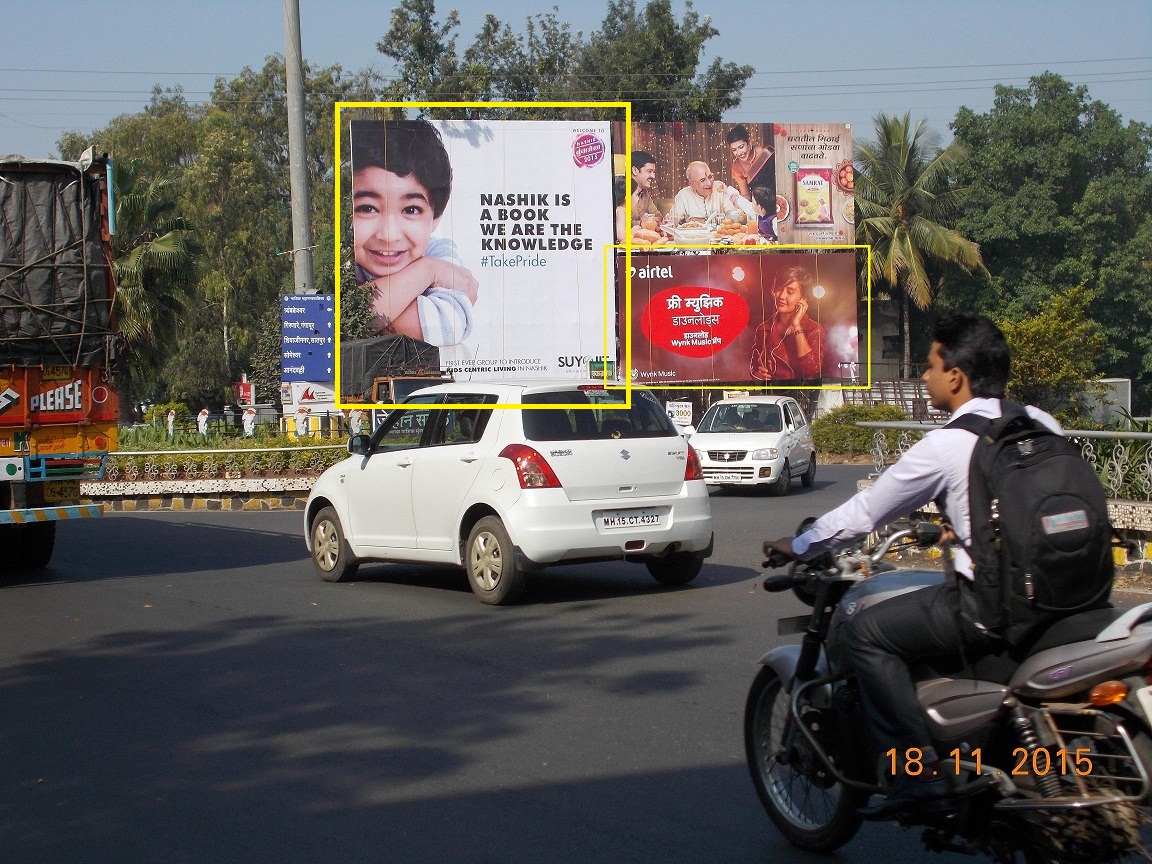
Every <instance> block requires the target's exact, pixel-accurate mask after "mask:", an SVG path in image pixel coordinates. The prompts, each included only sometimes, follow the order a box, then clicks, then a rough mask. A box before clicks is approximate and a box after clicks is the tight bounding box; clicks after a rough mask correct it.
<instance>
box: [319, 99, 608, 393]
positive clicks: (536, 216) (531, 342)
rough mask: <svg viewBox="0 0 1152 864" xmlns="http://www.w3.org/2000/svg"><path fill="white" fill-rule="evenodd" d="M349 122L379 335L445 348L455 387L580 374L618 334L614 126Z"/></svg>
mask: <svg viewBox="0 0 1152 864" xmlns="http://www.w3.org/2000/svg"><path fill="white" fill-rule="evenodd" d="M361 107H362V106H361ZM344 116H345V117H348V118H349V123H348V134H349V136H350V139H351V140H350V147H351V160H352V188H351V190H350V194H346V195H344V201H343V202H342V206H348V202H349V201H350V204H351V208H352V219H351V221H352V228H353V241H354V242H353V246H354V256H355V272H356V282H357V285H358V286H359V290H363V291H365V292H368V298H367V299H368V300H369V303H368V304H367V305H368V307H369V311H368V312H367V314H368V315H369V316H370V319H369V324H370V328H371V336H372V337H374V338H375V337H379V336H381V335H391V334H399V335H406V336H410V337H412V338H413V339H416V340H419V341H421V342H424V343H428V344H429V345H431V346H434V347H435V348H436V349H437V350H438V352H439V362H440V368H441V370H442V371H445V372H449V373H451V374H453V375H454V376H455V378H456V379H457V380H469V379H500V378H525V377H542V376H562V377H583V376H584V375H585V374H586V371H585V370H586V360H587V359H590V358H597V357H601V358H602V357H603V355H604V353H605V333H606V332H607V333H612V332H613V328H614V327H615V310H614V307H613V306H612V304H611V300H612V295H611V292H606V291H605V285H604V279H605V274H604V268H603V250H604V246H605V244H609V243H611V242H612V240H613V238H612V229H613V223H612V212H613V208H612V154H611V137H610V124H609V123H607V122H601V121H580V122H575V121H571V122H570V121H527V120H524V121H520V120H503V121H500V120H493V121H488V120H470V121H466V120H434V121H426V120H388V121H385V120H364V119H353V117H354V116H355V112H354V111H352V110H350V109H345V111H344ZM341 342H342V344H343V338H342V339H341ZM573 358H579V360H580V362H579V363H575V362H573ZM341 374H343V371H342V372H341ZM338 389H339V392H343V388H338Z"/></svg>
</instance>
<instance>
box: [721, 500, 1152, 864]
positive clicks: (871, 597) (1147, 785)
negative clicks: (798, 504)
mask: <svg viewBox="0 0 1152 864" xmlns="http://www.w3.org/2000/svg"><path fill="white" fill-rule="evenodd" d="M940 536H941V531H940V528H939V526H937V525H934V524H932V523H927V522H925V523H919V524H916V525H914V526H912V527H910V528H908V529H905V530H902V531H897V532H896V533H894V534H892V535H891V536H889V537H887V538H886V539H883V540H882V541H879V542H877V543H876V544H874V545H873V546H872V547H871V548H867V547H865V546H863V545H856V546H853V547H848V548H845V549H842V550H840V551H839V552H837V553H825V554H824V555H821V556H820V557H819V558H817V559H815V560H813V561H811V562H808V563H801V562H791V567H790V569H789V572H787V573H782V574H777V575H773V576H769V577H768V578H767V579H765V581H764V587H765V588H766V589H767V590H768V591H772V592H778V591H788V590H792V591H793V592H794V593H795V594H796V596H797V597H799V598H800V599H801V600H802V601H804V602H805V603H807V604H808V605H810V606H811V607H812V611H811V613H810V614H807V615H803V616H799V617H798V618H784V619H781V620H780V621H779V622H778V631H779V634H780V635H797V634H800V633H802V634H803V640H802V643H801V644H800V645H785V646H782V647H779V648H775V649H773V650H772V651H769V652H768V653H767V654H765V655H764V657H763V658H761V661H760V663H761V664H762V668H761V669H760V671H759V673H758V674H757V675H756V678H755V680H754V681H753V682H752V687H751V689H750V691H749V693H748V700H747V704H746V708H745V715H744V740H745V748H746V751H747V757H748V767H749V768H750V770H751V772H752V781H753V783H754V784H755V786H756V792H757V794H758V795H759V797H760V801H761V803H762V804H763V805H764V808H765V810H766V811H767V812H768V815H769V816H770V817H771V819H772V821H773V822H774V823H775V825H776V827H777V828H778V829H779V830H780V832H781V833H782V834H783V835H784V836H785V837H786V838H787V839H788V840H789V842H791V843H792V844H793V845H795V846H797V847H799V848H801V849H805V850H808V851H813V852H830V851H832V850H835V849H837V848H839V847H840V846H842V845H844V844H845V843H847V842H848V841H849V840H850V839H852V837H853V836H854V835H855V834H856V832H857V831H858V830H859V828H860V826H861V824H862V821H863V820H862V817H861V815H860V814H859V813H858V812H857V810H858V808H860V807H862V806H864V805H865V804H867V803H868V799H869V798H870V796H872V795H879V794H884V793H885V792H886V791H887V788H886V787H885V786H883V785H881V779H880V778H881V776H882V774H883V775H898V772H907V773H909V774H917V773H919V771H922V770H924V766H923V764H922V762H921V761H920V760H921V759H922V757H923V753H921V752H919V751H915V749H914V748H913V749H911V750H909V751H907V752H904V753H897V752H896V751H895V750H889V751H888V752H887V753H877V752H875V751H874V747H873V745H872V743H871V740H870V737H869V734H868V732H867V727H866V721H865V719H864V714H863V712H862V710H861V705H860V699H859V691H858V689H857V686H856V683H855V681H854V677H853V673H852V670H851V669H850V668H849V666H848V663H847V661H846V657H845V656H844V654H845V650H844V647H843V644H842V641H843V640H842V638H841V635H842V632H843V627H844V625H845V624H846V623H847V622H848V621H849V620H850V619H851V618H852V616H853V615H858V614H859V613H860V612H861V611H863V610H864V609H866V608H868V607H870V606H872V605H874V604H876V603H882V602H884V601H885V600H887V599H890V598H892V597H895V596H897V595H899V594H902V593H905V592H907V591H913V590H916V589H919V588H924V587H928V586H930V585H938V584H940V583H941V582H942V580H943V579H944V578H945V577H944V574H942V573H940V572H931V571H919V570H898V569H895V568H894V567H893V566H892V565H891V564H889V563H887V562H886V561H885V560H884V559H885V556H886V555H887V553H888V552H890V551H893V550H895V549H899V548H903V547H911V546H918V547H921V548H928V547H930V546H932V545H934V544H936V543H937V542H939V540H940ZM786 563H788V562H787V561H786V559H785V558H784V556H780V555H773V556H772V557H771V558H770V559H769V560H768V561H766V562H765V563H764V566H766V567H777V568H779V567H782V566H784V565H785V564H786ZM912 671H913V679H914V681H915V682H916V689H917V698H918V700H919V703H920V708H921V710H922V711H923V712H924V716H925V717H926V719H927V722H928V727H929V730H930V731H931V733H932V736H933V738H934V745H935V748H936V751H937V753H938V754H939V759H940V762H939V770H941V771H946V772H947V773H948V774H949V775H950V777H951V781H952V784H953V794H952V795H951V796H950V797H949V798H947V799H945V800H943V801H937V802H932V803H933V805H935V806H931V807H929V806H925V805H920V806H917V805H909V806H908V807H907V808H906V809H905V810H903V811H901V812H899V813H897V814H895V816H894V817H892V818H894V819H895V821H896V822H897V823H898V824H900V825H902V826H904V827H911V826H923V829H924V830H923V833H922V835H921V839H922V841H923V843H924V845H925V847H926V848H927V849H928V850H930V851H948V852H959V853H964V854H971V855H977V854H982V855H986V856H988V857H990V858H992V859H993V860H995V861H998V862H1016V861H1020V860H1023V861H1024V862H1027V864H1039V862H1059V864H1073V862H1075V864H1097V862H1111V861H1123V860H1128V859H1131V860H1136V859H1137V858H1139V859H1141V860H1144V859H1147V858H1149V855H1148V852H1147V851H1146V849H1147V847H1146V845H1145V841H1144V840H1142V838H1141V829H1142V826H1144V825H1147V824H1149V823H1150V822H1152V820H1150V819H1149V810H1148V806H1149V804H1150V793H1152V781H1150V775H1152V603H1146V604H1144V605H1141V606H1137V607H1135V608H1133V609H1129V610H1122V609H1116V608H1111V607H1109V608H1105V609H1097V610H1093V611H1090V612H1083V613H1080V614H1077V615H1073V616H1070V617H1068V618H1065V619H1062V620H1061V621H1058V622H1056V623H1055V624H1053V625H1052V626H1050V627H1049V628H1047V630H1045V631H1044V632H1043V634H1042V635H1040V636H1039V638H1038V639H1035V640H1032V641H1031V642H1030V643H1028V644H1026V645H1024V646H1021V647H1020V648H1019V649H1014V650H1012V651H1011V652H1006V653H1005V654H1002V655H996V656H992V657H982V658H980V659H979V660H975V661H971V662H970V661H967V660H964V659H963V658H955V659H947V660H938V659H935V658H934V659H932V661H931V662H928V661H919V662H917V663H915V664H913V666H912Z"/></svg>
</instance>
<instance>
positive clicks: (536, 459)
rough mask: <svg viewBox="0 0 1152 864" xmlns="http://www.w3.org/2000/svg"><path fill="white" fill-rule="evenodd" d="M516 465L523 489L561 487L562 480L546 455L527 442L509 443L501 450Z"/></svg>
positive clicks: (503, 455) (517, 477)
mask: <svg viewBox="0 0 1152 864" xmlns="http://www.w3.org/2000/svg"><path fill="white" fill-rule="evenodd" d="M500 455H501V456H502V457H503V458H505V459H511V460H512V464H513V465H515V466H516V479H517V480H519V481H520V488H521V489H560V488H562V487H561V486H560V480H559V479H558V478H557V477H556V474H555V473H554V472H553V471H552V466H551V465H549V464H548V463H547V462H545V461H544V457H543V456H541V455H540V454H539V453H537V452H536V451H535V450H533V449H532V448H531V447H529V446H528V445H526V444H509V445H508V446H507V447H505V448H504V449H503V450H501V451H500Z"/></svg>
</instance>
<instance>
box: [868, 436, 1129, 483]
mask: <svg viewBox="0 0 1152 864" xmlns="http://www.w3.org/2000/svg"><path fill="white" fill-rule="evenodd" d="M856 425H857V426H860V427H864V428H868V429H875V430H877V431H876V434H875V435H874V436H873V438H872V464H873V466H874V467H875V468H876V474H880V473H881V472H882V471H883V470H884V469H885V468H887V467H888V466H889V465H891V464H892V463H893V462H895V461H896V460H897V459H899V458H900V457H901V456H902V455H903V454H904V452H905V451H906V450H908V449H909V448H910V447H911V446H912V445H913V444H915V443H916V442H917V441H919V440H920V439H921V438H923V437H924V435H925V433H927V432H931V431H932V430H933V429H939V428H941V427H942V426H943V425H944V424H942V423H912V422H908V421H904V422H899V421H861V422H858V423H857V424H856ZM886 430H890V431H896V432H899V433H900V434H899V435H898V436H897V437H896V440H895V441H894V442H893V441H892V440H891V439H890V436H888V435H886V434H885V431H886ZM1064 437H1065V438H1068V439H1069V440H1071V441H1074V442H1076V444H1077V445H1078V446H1079V447H1080V452H1081V453H1082V454H1083V455H1084V458H1085V459H1086V460H1087V461H1088V464H1090V465H1091V466H1092V468H1093V469H1094V470H1095V471H1096V474H1097V476H1098V477H1099V478H1100V483H1101V484H1102V485H1103V486H1104V491H1105V492H1106V493H1108V497H1109V498H1116V499H1124V500H1130V501H1152V432H1106V431H1094V430H1087V429H1065V430H1064ZM1108 442H1113V443H1111V444H1109V443H1108Z"/></svg>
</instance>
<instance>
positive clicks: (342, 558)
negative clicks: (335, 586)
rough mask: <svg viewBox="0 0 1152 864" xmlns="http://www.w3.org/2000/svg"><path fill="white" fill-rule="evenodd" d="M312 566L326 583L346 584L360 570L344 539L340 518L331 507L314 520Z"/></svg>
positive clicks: (322, 511)
mask: <svg viewBox="0 0 1152 864" xmlns="http://www.w3.org/2000/svg"><path fill="white" fill-rule="evenodd" d="M312 564H313V565H314V566H315V567H316V572H317V573H319V574H320V578H321V579H323V580H324V581H325V582H346V581H347V580H349V579H351V578H352V577H353V576H355V575H356V571H357V570H358V569H360V563H359V562H358V561H357V560H356V559H355V558H353V557H352V550H351V549H349V548H348V541H346V540H345V539H344V528H343V527H342V526H341V525H340V517H339V516H337V515H336V511H335V510H334V509H332V508H331V507H325V508H323V509H322V510H321V511H320V512H319V513H317V514H316V518H315V519H313V520H312Z"/></svg>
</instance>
